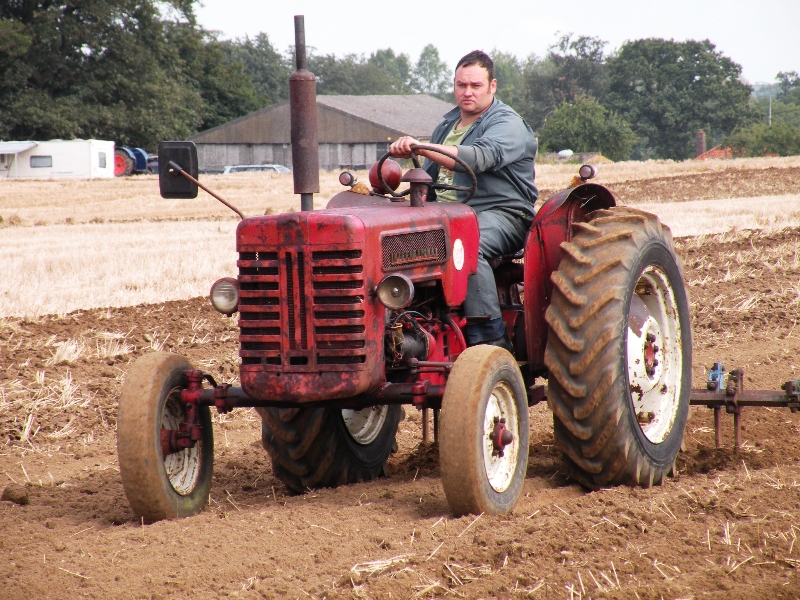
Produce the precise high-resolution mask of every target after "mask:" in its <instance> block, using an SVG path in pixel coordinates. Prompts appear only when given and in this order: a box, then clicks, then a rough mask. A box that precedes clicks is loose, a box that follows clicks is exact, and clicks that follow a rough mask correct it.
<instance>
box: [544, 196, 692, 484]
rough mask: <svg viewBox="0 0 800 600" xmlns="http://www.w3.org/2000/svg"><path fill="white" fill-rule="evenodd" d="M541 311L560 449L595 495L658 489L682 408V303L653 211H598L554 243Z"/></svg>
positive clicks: (670, 253)
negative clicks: (609, 489)
mask: <svg viewBox="0 0 800 600" xmlns="http://www.w3.org/2000/svg"><path fill="white" fill-rule="evenodd" d="M551 281H552V282H553V284H554V288H553V297H552V300H551V303H550V306H549V307H548V309H547V313H546V320H547V323H548V338H547V349H546V352H545V365H546V366H547V368H548V370H549V373H550V377H549V382H548V393H547V399H548V404H549V405H550V408H551V410H552V411H553V426H554V436H555V439H556V443H557V444H558V446H559V447H560V448H561V450H562V451H563V452H564V454H565V456H566V458H567V460H568V462H570V463H571V464H572V465H573V466H574V467H575V469H574V473H573V475H574V476H575V478H576V479H578V480H579V481H580V482H581V483H582V484H583V485H585V486H586V487H588V488H591V489H597V488H601V487H606V486H611V485H617V484H629V485H638V486H643V487H649V486H651V485H653V484H660V483H661V482H662V480H663V478H664V477H665V476H666V475H668V474H669V473H670V471H671V470H672V469H673V466H674V461H675V457H676V456H677V453H678V451H679V450H680V447H681V442H682V440H683V432H684V428H685V425H686V420H687V418H688V412H689V390H690V386H691V363H692V336H691V325H690V316H689V300H688V296H687V293H686V287H685V284H684V280H683V270H682V267H681V263H680V259H679V258H678V257H677V256H676V255H675V250H674V248H673V244H672V235H671V233H670V231H669V229H668V228H667V227H665V226H664V225H662V224H661V223H660V221H659V220H658V218H657V217H656V216H655V215H652V214H649V213H646V212H643V211H639V210H636V209H633V208H629V207H615V208H612V209H609V210H599V211H595V212H593V213H591V215H589V220H588V222H586V223H575V224H574V225H573V238H572V240H571V241H569V242H564V243H562V244H561V262H560V263H559V267H558V270H557V271H555V272H554V273H553V274H552V277H551Z"/></svg>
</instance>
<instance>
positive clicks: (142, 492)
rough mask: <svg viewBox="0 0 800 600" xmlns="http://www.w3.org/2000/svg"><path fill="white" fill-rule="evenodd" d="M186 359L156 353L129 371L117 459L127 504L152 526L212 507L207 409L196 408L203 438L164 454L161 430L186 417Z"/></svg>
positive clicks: (211, 452)
mask: <svg viewBox="0 0 800 600" xmlns="http://www.w3.org/2000/svg"><path fill="white" fill-rule="evenodd" d="M191 368H192V367H191V365H190V364H189V362H188V361H187V360H186V359H185V358H183V357H182V356H178V355H177V354H170V353H168V352H154V353H152V354H148V355H146V356H143V357H142V358H140V359H139V360H137V361H136V362H135V363H133V366H132V367H131V369H130V371H128V376H127V377H126V378H125V384H124V385H123V386H122V394H121V395H120V398H119V413H118V416H117V456H118V459H119V473H120V476H121V478H122V487H123V488H124V489H125V495H126V496H127V497H128V502H129V503H130V505H131V508H132V509H133V512H134V513H136V516H137V517H142V518H144V520H145V521H146V522H148V523H152V522H153V521H160V520H161V519H175V518H180V517H189V516H192V515H194V514H197V513H199V512H200V511H201V510H203V508H204V507H205V505H206V504H207V503H208V494H209V491H210V490H211V475H212V471H213V468H214V437H213V432H212V430H211V414H210V412H209V410H208V407H207V406H200V407H198V409H197V413H198V421H199V424H200V426H201V428H202V436H201V437H202V439H201V440H199V441H197V442H195V445H194V446H193V447H192V448H184V449H183V450H180V451H178V452H171V453H170V454H167V455H166V456H164V450H163V441H162V439H163V432H164V431H165V430H166V431H172V430H176V429H178V427H179V426H180V424H181V423H182V422H184V421H185V419H186V405H185V404H184V403H183V402H181V390H182V389H183V388H185V387H186V377H185V376H184V371H187V370H189V369H191Z"/></svg>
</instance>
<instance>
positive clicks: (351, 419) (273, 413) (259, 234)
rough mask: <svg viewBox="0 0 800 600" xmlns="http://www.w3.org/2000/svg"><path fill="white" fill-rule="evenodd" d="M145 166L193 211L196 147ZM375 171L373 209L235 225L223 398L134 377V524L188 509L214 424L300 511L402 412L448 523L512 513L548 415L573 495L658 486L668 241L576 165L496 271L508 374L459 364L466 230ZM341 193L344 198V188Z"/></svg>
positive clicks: (352, 202)
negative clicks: (433, 469) (425, 420)
mask: <svg viewBox="0 0 800 600" xmlns="http://www.w3.org/2000/svg"><path fill="white" fill-rule="evenodd" d="M296 46H297V48H298V71H297V72H295V74H294V75H293V76H292V81H291V83H292V84H293V86H294V87H293V88H292V111H293V117H292V121H293V125H294V123H295V122H297V123H299V125H297V127H296V128H295V129H293V143H292V148H293V150H295V149H296V153H295V154H294V177H295V191H296V192H298V193H300V194H301V198H302V201H303V204H302V205H303V208H305V209H310V197H311V194H312V193H313V192H315V191H317V190H318V179H317V180H316V182H315V181H314V179H315V178H318V168H317V167H316V165H315V160H316V157H315V156H314V152H313V151H309V150H308V149H309V148H310V149H315V148H316V132H315V131H314V127H315V124H316V118H315V115H314V114H312V112H313V111H312V109H313V106H314V102H313V95H311V96H309V93H308V92H307V91H304V90H307V89H308V88H310V89H311V92H310V94H313V75H310V73H308V71H306V70H305V68H304V66H305V64H304V61H305V59H304V51H303V49H304V40H302V38H298V44H296ZM301 54H302V56H301ZM309 76H310V77H309ZM298 90H299V91H298ZM309 97H310V98H311V99H310V100H309ZM303 127H305V129H303ZM309 140H310V141H311V142H312V143H308V142H309ZM304 141H305V142H306V143H303V142H304ZM309 157H310V158H309ZM159 158H160V161H161V165H162V169H161V174H160V184H161V191H162V195H163V196H165V197H194V196H195V195H196V194H197V185H199V184H198V182H197V180H196V178H197V158H196V153H195V151H194V147H193V145H192V144H191V143H188V142H187V143H184V142H169V143H163V144H162V145H161V146H160V147H159ZM386 160H387V156H384V157H383V158H382V159H381V160H380V162H379V164H377V165H375V166H374V167H373V169H372V173H373V177H372V178H371V179H372V184H373V189H372V190H370V189H368V188H366V186H363V185H362V184H358V185H355V186H353V187H352V188H351V189H348V190H345V191H342V192H340V193H339V194H337V195H335V196H334V197H333V198H331V199H330V201H329V202H328V204H327V207H326V209H324V210H317V211H313V210H302V211H300V212H293V213H286V214H280V215H268V216H255V217H249V218H244V219H243V220H242V221H241V222H240V223H239V226H238V228H237V233H236V248H237V251H238V254H239V259H238V261H237V266H238V269H239V273H238V276H237V277H236V278H235V279H229V278H226V279H222V280H220V281H218V282H217V283H215V284H214V286H213V287H212V290H211V302H212V304H213V305H214V306H215V308H216V309H217V310H219V311H220V312H222V313H224V314H228V315H231V314H234V313H236V312H238V315H239V328H240V335H239V341H240V352H239V355H240V357H241V366H240V371H239V374H240V380H241V387H231V386H229V385H227V384H217V383H216V382H215V381H214V380H213V378H212V377H211V376H210V375H208V374H206V373H203V372H202V371H199V370H196V369H194V368H193V367H192V366H191V365H190V364H189V363H188V362H187V361H186V360H185V359H184V358H182V357H180V356H178V355H176V354H167V353H155V354H150V355H148V356H145V357H143V358H141V359H139V360H138V361H137V362H136V363H134V365H133V366H132V368H131V370H130V373H129V375H128V378H127V380H126V382H125V385H124V388H123V392H122V395H121V398H120V402H119V417H118V453H119V464H120V473H121V476H122V481H123V484H124V488H125V492H126V494H127V497H128V499H129V501H130V504H131V506H132V507H133V510H134V512H135V513H136V514H137V515H138V516H141V517H143V518H144V519H146V520H148V521H154V520H158V519H163V518H173V517H183V516H188V515H192V514H195V513H197V512H198V511H200V510H201V509H202V508H203V507H204V506H205V504H206V503H207V501H208V495H209V489H210V486H211V473H212V463H213V437H212V427H211V417H210V408H216V409H217V410H219V411H223V412H224V411H228V410H231V409H233V408H236V407H245V406H253V407H256V409H257V411H258V412H259V414H260V415H261V417H262V421H263V425H262V443H263V446H264V448H265V449H266V450H267V452H269V454H270V456H271V458H272V465H273V470H274V474H275V476H276V477H277V478H278V479H280V480H281V481H283V482H284V483H285V485H286V486H287V488H288V489H289V490H291V491H293V492H297V493H302V492H304V491H306V490H307V489H309V488H317V487H324V486H336V485H342V484H347V483H352V482H357V481H368V480H372V479H374V478H376V477H379V476H381V475H382V474H383V471H384V465H385V462H386V460H387V458H388V457H389V455H390V453H391V452H392V451H393V450H394V449H395V448H396V444H395V434H396V431H397V426H398V422H399V421H400V419H401V416H402V415H403V409H402V405H403V404H410V405H412V406H414V407H416V408H418V409H434V411H435V413H434V414H435V415H436V414H437V412H438V411H440V412H439V413H438V419H436V420H437V422H438V440H439V455H440V463H441V477H442V483H443V487H444V492H445V495H446V497H447V501H448V503H449V506H450V508H451V510H452V512H453V513H454V514H456V515H461V514H465V513H481V512H487V513H493V514H497V513H505V512H508V511H511V510H512V509H513V507H514V505H515V503H516V501H517V499H518V497H519V495H520V493H521V491H522V486H523V480H524V478H525V475H526V470H527V462H528V434H529V423H528V407H529V406H531V405H533V404H536V403H538V402H540V401H542V400H545V399H546V400H547V402H548V404H549V406H550V408H551V410H552V412H553V423H554V435H555V439H556V442H557V444H558V445H559V447H560V448H561V449H562V450H563V453H564V455H565V460H566V461H567V462H568V463H569V465H570V467H571V470H572V474H573V476H574V477H575V478H577V479H578V480H579V481H581V482H582V483H583V484H584V485H586V486H587V487H589V488H600V487H606V486H612V485H617V484H629V485H639V486H645V487H647V486H650V485H653V484H658V483H660V482H661V481H662V480H663V479H664V477H665V476H667V475H668V474H669V473H670V471H671V470H672V469H673V467H674V461H675V457H676V455H677V453H678V450H679V449H680V446H681V442H682V438H683V431H684V426H685V424H686V420H687V417H688V410H689V391H690V383H691V374H690V369H691V330H690V323H689V304H688V299H687V293H686V289H685V286H684V282H683V275H682V269H681V264H680V261H679V259H678V258H677V257H676V255H675V251H674V248H673V244H672V238H671V235H670V232H669V229H668V228H666V227H665V226H663V225H662V224H661V223H660V222H659V220H658V219H657V218H656V217H655V216H654V215H651V214H648V213H645V212H642V211H639V210H636V209H633V208H628V207H623V206H617V205H616V202H615V199H614V196H613V195H612V194H611V192H610V191H609V190H607V189H606V188H605V187H603V186H601V185H597V184H593V183H591V182H590V181H589V180H590V179H591V178H592V177H593V176H594V174H595V170H594V168H593V167H591V166H589V165H585V166H583V167H581V169H580V177H579V178H576V181H575V184H576V185H574V187H571V188H569V189H567V190H564V191H563V192H561V193H559V194H557V195H555V196H553V197H552V198H550V199H549V200H548V201H547V202H546V203H545V204H544V205H543V206H542V208H541V209H540V210H539V212H538V214H537V216H536V219H535V220H534V221H533V224H532V225H531V229H530V233H529V235H528V239H527V242H526V244H525V247H524V251H523V252H521V253H519V254H518V255H515V256H508V257H506V258H504V259H503V260H501V261H498V264H496V265H495V278H496V281H497V289H498V294H499V297H500V301H501V306H502V307H503V318H504V320H505V323H506V327H507V330H508V331H509V333H510V335H511V338H512V341H513V345H514V349H515V352H514V355H512V354H511V353H509V352H508V351H506V350H504V349H502V348H498V347H495V346H487V345H479V346H474V347H467V345H466V343H465V341H464V337H463V335H462V333H461V328H462V327H463V326H464V325H465V324H466V320H465V318H464V316H463V312H462V310H461V304H462V303H463V301H464V298H465V295H466V290H467V278H468V277H469V276H470V275H471V274H472V273H474V272H475V270H476V264H477V260H476V256H477V249H478V239H479V231H478V224H477V219H476V216H475V213H474V212H473V210H472V209H471V208H470V207H469V206H467V205H465V204H463V203H437V202H430V203H429V202H426V200H425V198H426V193H427V190H428V189H429V187H430V186H431V185H432V182H431V181H430V179H429V178H428V176H427V175H426V174H425V173H424V171H422V169H418V168H414V169H411V170H410V171H408V172H407V173H405V175H404V176H403V178H402V181H403V182H407V183H408V184H409V186H408V189H407V190H406V191H405V192H402V193H397V192H395V191H394V189H395V188H396V187H397V186H396V183H397V182H396V181H392V180H393V179H398V178H397V177H395V175H396V174H395V173H394V172H393V170H392V168H391V167H390V165H392V164H395V165H396V163H392V162H386ZM462 166H464V167H466V165H463V164H462ZM467 170H468V169H467ZM340 180H341V181H342V182H343V183H344V184H346V185H350V184H353V183H354V178H353V177H352V176H351V175H350V174H349V173H344V174H343V175H342V177H341V178H340ZM472 180H473V182H474V176H473V177H472ZM390 184H391V185H390ZM473 186H474V183H473ZM201 187H202V186H201ZM204 189H205V188H204ZM237 212H238V211H237ZM537 378H545V379H547V386H546V388H545V387H544V386H543V385H536V379H537Z"/></svg>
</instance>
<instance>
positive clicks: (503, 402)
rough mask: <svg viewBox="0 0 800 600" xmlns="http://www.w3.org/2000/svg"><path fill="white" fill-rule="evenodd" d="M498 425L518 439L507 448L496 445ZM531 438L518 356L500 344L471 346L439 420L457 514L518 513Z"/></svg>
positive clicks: (447, 488)
mask: <svg viewBox="0 0 800 600" xmlns="http://www.w3.org/2000/svg"><path fill="white" fill-rule="evenodd" d="M495 419H497V420H496V421H495ZM500 419H505V421H500ZM496 423H504V425H505V428H507V429H508V431H509V432H510V433H511V435H512V436H513V439H512V440H511V441H510V443H508V444H507V445H505V447H503V448H502V449H498V448H496V447H495V444H494V442H493V441H492V433H493V431H494V429H495V427H496V426H497V425H496ZM529 434H530V432H529V425H528V396H527V392H526V390H525V384H524V382H523V380H522V374H521V373H520V370H519V366H518V365H517V362H516V360H514V357H513V356H511V354H509V353H508V352H507V351H506V350H503V349H502V348H499V347H497V346H489V345H478V346H473V347H472V348H467V349H466V350H465V351H464V352H462V353H461V355H460V356H459V357H458V359H457V360H456V362H455V364H454V365H453V369H452V371H451V372H450V375H449V377H448V378H447V385H446V387H445V391H444V398H443V399H442V412H441V415H440V418H439V463H440V467H441V477H442V487H443V488H444V493H445V496H446V497H447V503H448V504H449V505H450V510H451V511H452V512H453V514H454V515H456V516H461V515H465V514H468V513H472V514H480V513H487V514H492V515H497V514H505V513H508V512H511V511H512V510H513V508H514V506H515V505H516V503H517V500H518V499H519V496H520V494H521V493H522V486H523V483H524V481H525V475H526V473H527V469H528V438H529Z"/></svg>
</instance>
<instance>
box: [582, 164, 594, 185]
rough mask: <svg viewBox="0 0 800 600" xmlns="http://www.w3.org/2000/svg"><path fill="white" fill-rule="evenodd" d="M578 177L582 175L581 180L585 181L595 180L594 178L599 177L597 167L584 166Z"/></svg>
mask: <svg viewBox="0 0 800 600" xmlns="http://www.w3.org/2000/svg"><path fill="white" fill-rule="evenodd" d="M578 175H580V178H581V179H583V180H584V181H587V180H589V179H594V177H595V176H596V175H597V167H595V166H594V165H583V166H581V168H580V169H579V170H578Z"/></svg>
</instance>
